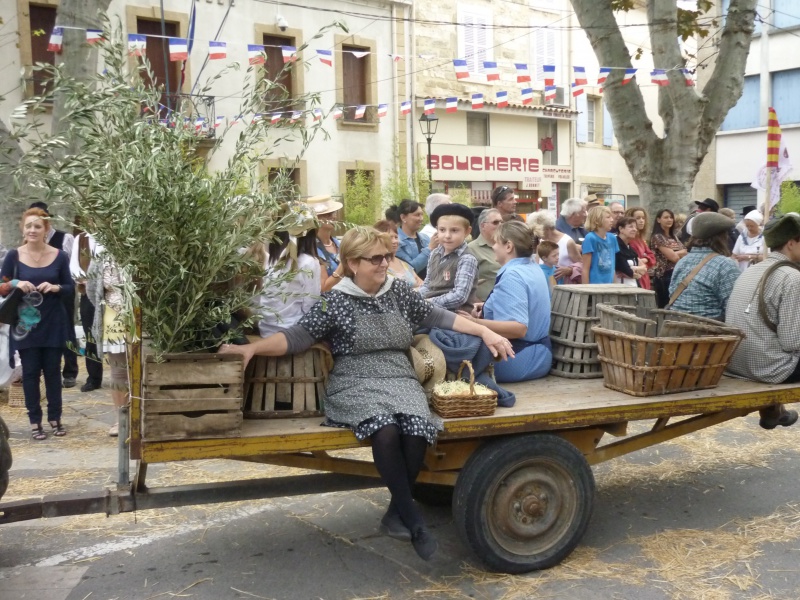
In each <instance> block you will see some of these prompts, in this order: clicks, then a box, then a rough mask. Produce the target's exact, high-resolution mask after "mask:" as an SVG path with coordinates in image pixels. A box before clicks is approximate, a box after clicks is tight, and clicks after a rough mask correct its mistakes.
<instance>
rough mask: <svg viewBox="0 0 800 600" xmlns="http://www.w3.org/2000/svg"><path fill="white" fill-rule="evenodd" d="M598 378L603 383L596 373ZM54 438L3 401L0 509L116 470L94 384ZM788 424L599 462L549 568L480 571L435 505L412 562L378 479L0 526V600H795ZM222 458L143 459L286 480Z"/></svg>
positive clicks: (796, 532) (795, 525) (108, 412)
mask: <svg viewBox="0 0 800 600" xmlns="http://www.w3.org/2000/svg"><path fill="white" fill-rule="evenodd" d="M598 385H600V383H599V382H598ZM65 406H66V408H65V417H64V422H65V424H66V425H67V426H68V427H69V434H68V436H67V437H66V438H63V439H56V438H53V437H50V438H49V439H48V440H47V441H45V442H33V441H31V440H30V439H29V437H28V433H27V424H26V419H25V414H24V411H23V410H21V409H9V408H8V407H7V406H5V405H0V414H2V415H3V417H4V418H5V419H6V421H7V422H8V424H9V426H10V428H11V429H12V448H13V452H14V467H13V469H12V471H11V484H10V487H9V490H8V492H7V495H6V497H4V498H3V501H8V500H14V499H20V498H23V497H29V496H31V495H36V494H39V495H41V494H53V493H65V492H68V491H81V490H83V491H91V490H98V489H102V487H103V486H104V485H105V484H108V483H111V482H113V480H114V477H115V474H116V472H115V464H116V447H115V442H114V440H112V439H110V438H108V437H107V436H106V431H107V429H108V426H109V425H110V424H111V423H112V421H113V409H112V405H111V401H110V398H109V396H108V394H107V393H105V392H103V391H97V392H92V393H90V394H81V393H80V392H77V391H76V390H69V391H68V392H67V394H66V397H65ZM798 440H800V429H798V428H796V427H795V428H790V429H780V430H775V431H771V432H767V431H763V430H761V429H759V428H758V425H757V418H756V417H752V416H751V417H747V418H744V419H737V420H735V421H733V422H731V423H728V424H725V425H721V426H717V427H715V428H711V429H708V430H705V431H702V432H699V433H696V434H692V435H690V436H686V437H684V438H679V439H678V440H675V441H673V442H670V443H666V444H661V445H659V446H656V447H655V448H652V449H649V450H645V451H641V452H638V453H635V454H631V455H628V456H627V457H623V458H621V459H616V460H614V461H611V462H609V463H606V464H604V465H601V466H600V467H598V468H596V469H595V476H596V480H597V496H596V502H595V509H594V514H593V518H592V521H591V524H590V526H589V530H588V532H587V534H586V536H585V537H584V539H583V542H582V544H581V545H580V546H579V548H578V549H577V550H576V551H575V552H574V553H573V554H572V555H571V556H570V557H569V558H568V559H567V560H566V561H565V562H564V563H562V564H561V565H559V566H558V567H556V568H553V569H550V570H548V571H545V572H539V573H532V574H528V575H524V576H513V577H512V576H507V575H498V574H494V573H489V572H486V571H485V570H484V569H483V568H482V566H481V563H480V561H479V560H478V559H477V558H476V557H475V556H474V555H472V553H471V552H470V551H469V550H468V549H467V548H465V547H464V546H463V545H462V543H461V542H460V540H459V539H458V536H457V535H456V532H455V529H454V527H453V524H452V519H451V516H450V511H449V509H448V508H446V507H438V508H437V507H428V508H427V509H426V512H427V515H428V518H429V522H430V524H431V525H432V526H433V529H434V531H435V533H436V535H437V536H438V538H439V541H440V552H439V553H438V554H437V556H436V557H435V558H434V560H432V561H431V562H429V563H425V562H422V561H421V560H420V559H419V558H417V556H416V555H415V554H414V552H413V550H412V549H411V547H410V545H409V544H404V543H401V542H398V541H395V540H392V539H389V538H386V537H383V536H381V535H379V534H378V533H377V524H378V521H379V519H380V517H381V515H382V514H383V511H384V510H385V506H386V503H387V500H388V497H387V492H385V491H384V490H382V489H374V490H361V491H353V492H341V493H332V494H324V495H317V496H304V497H292V498H282V499H276V500H269V501H258V502H247V503H236V504H224V505H208V506H202V507H191V508H180V509H178V508H175V509H163V510H150V511H139V512H137V513H134V514H124V515H118V516H113V517H110V518H106V517H105V516H102V515H84V516H80V517H71V518H59V519H49V520H39V521H28V522H23V523H17V524H12V525H4V526H1V527H0V600H23V599H28V598H36V599H39V600H63V599H68V600H110V599H115V598H116V599H134V600H145V599H148V600H149V599H151V598H163V599H172V598H191V599H194V600H206V599H208V600H217V599H228V598H231V599H252V598H270V599H273V598H274V599H309V600H312V599H319V598H322V599H325V600H335V599H354V598H364V599H366V598H370V599H384V598H386V599H404V598H423V599H424V598H456V599H462V598H497V599H522V598H532V597H536V598H597V599H606V598H607V599H612V598H613V599H618V598H625V599H627V598H641V599H646V600H650V599H653V600H655V599H662V598H663V599H687V600H688V599H692V600H694V599H699V598H702V599H707V600H727V599H739V598H747V599H759V600H760V599H766V598H782V599H783V598H785V599H787V600H788V599H797V598H800V565H798V558H799V557H800V478H798V477H797V473H798V468H797V465H796V463H797V459H798V458H799V457H798ZM291 472H292V471H291V470H289V469H283V468H277V467H269V466H262V465H250V464H240V463H234V462H231V463H229V462H224V461H200V462H197V463H179V464H170V465H161V466H154V467H151V470H150V473H149V474H148V479H149V482H150V484H151V485H156V484H163V485H172V484H179V483H194V482H199V481H208V480H217V479H219V480H224V479H239V478H245V477H264V476H268V475H286V474H287V473H291Z"/></svg>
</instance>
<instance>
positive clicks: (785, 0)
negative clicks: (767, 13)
mask: <svg viewBox="0 0 800 600" xmlns="http://www.w3.org/2000/svg"><path fill="white" fill-rule="evenodd" d="M759 4H761V3H759ZM760 8H761V7H760V6H756V10H760ZM772 10H773V13H772V18H773V21H772V22H773V24H774V25H775V27H779V28H784V29H785V28H787V27H800V4H798V2H797V0H772Z"/></svg>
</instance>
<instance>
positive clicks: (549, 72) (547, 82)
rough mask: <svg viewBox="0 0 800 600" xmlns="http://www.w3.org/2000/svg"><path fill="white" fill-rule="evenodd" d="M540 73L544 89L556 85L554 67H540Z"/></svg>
mask: <svg viewBox="0 0 800 600" xmlns="http://www.w3.org/2000/svg"><path fill="white" fill-rule="evenodd" d="M542 73H544V87H550V86H552V85H555V84H556V66H555V65H542Z"/></svg>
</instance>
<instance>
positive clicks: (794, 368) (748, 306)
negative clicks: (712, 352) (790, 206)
mask: <svg viewBox="0 0 800 600" xmlns="http://www.w3.org/2000/svg"><path fill="white" fill-rule="evenodd" d="M764 241H765V242H766V244H767V246H769V247H770V248H771V250H772V252H770V254H769V255H768V256H767V258H766V259H765V260H764V261H762V262H760V263H758V264H757V265H753V266H752V267H750V268H749V269H747V270H746V271H745V272H744V273H742V275H741V276H740V277H739V279H738V280H737V281H736V284H735V285H734V287H733V292H732V293H731V297H730V300H729V301H728V311H727V313H726V318H725V322H726V323H727V324H729V325H733V326H735V327H738V328H739V329H741V330H742V331H744V333H745V339H744V340H743V341H742V343H741V344H740V345H739V347H738V348H737V349H736V352H735V353H734V354H733V358H732V360H731V364H730V366H729V367H728V370H729V371H730V372H731V373H733V374H735V375H740V376H742V377H746V378H747V379H753V380H755V381H763V382H765V383H797V382H800V310H798V309H800V215H798V214H797V213H789V214H787V215H784V216H783V217H781V218H780V219H776V220H774V221H771V222H770V223H768V224H767V226H766V227H765V228H764ZM796 421H797V412H796V411H794V410H786V409H785V408H783V406H782V405H775V406H772V407H770V408H768V409H764V410H762V411H761V421H760V425H761V427H763V428H765V429H774V428H775V427H777V426H778V425H782V426H784V427H788V426H789V425H793V424H794V423H795V422H796Z"/></svg>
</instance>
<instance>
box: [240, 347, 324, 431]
mask: <svg viewBox="0 0 800 600" xmlns="http://www.w3.org/2000/svg"><path fill="white" fill-rule="evenodd" d="M332 367H333V357H332V356H331V353H330V351H329V350H328V348H327V346H323V345H322V344H315V345H314V346H312V347H311V348H309V349H308V350H306V351H305V352H300V353H298V354H293V355H289V356H254V357H253V359H252V360H251V361H250V364H248V365H247V371H246V373H245V384H244V389H245V392H244V399H245V401H244V407H245V408H244V411H245V418H248V419H266V418H274V417H296V416H318V415H321V414H323V412H324V410H325V385H326V383H327V381H328V373H329V372H330V370H331V368H332Z"/></svg>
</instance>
